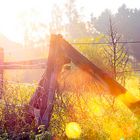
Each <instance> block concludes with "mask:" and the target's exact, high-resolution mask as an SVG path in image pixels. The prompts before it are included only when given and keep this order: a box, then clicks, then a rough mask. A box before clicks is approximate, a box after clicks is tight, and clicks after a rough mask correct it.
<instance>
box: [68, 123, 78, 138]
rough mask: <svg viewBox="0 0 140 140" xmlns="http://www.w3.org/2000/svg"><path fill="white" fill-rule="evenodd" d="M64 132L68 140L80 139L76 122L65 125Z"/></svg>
mask: <svg viewBox="0 0 140 140" xmlns="http://www.w3.org/2000/svg"><path fill="white" fill-rule="evenodd" d="M65 132H66V135H67V137H68V138H71V139H76V138H80V135H81V127H80V125H79V124H78V123H76V122H70V123H68V124H67V125H66V129H65Z"/></svg>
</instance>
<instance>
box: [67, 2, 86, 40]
mask: <svg viewBox="0 0 140 140" xmlns="http://www.w3.org/2000/svg"><path fill="white" fill-rule="evenodd" d="M65 15H66V18H67V24H66V25H65V27H66V32H67V33H68V35H67V36H68V38H71V39H73V38H74V39H75V38H80V37H85V36H86V35H87V29H86V24H85V22H83V21H82V19H81V15H80V14H79V12H78V10H77V9H76V4H75V0H68V1H67V3H66V4H65Z"/></svg>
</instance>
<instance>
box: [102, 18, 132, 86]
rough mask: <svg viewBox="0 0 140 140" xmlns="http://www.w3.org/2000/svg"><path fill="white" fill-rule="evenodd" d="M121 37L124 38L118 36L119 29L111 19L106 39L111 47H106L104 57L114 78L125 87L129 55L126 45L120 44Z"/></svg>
mask: <svg viewBox="0 0 140 140" xmlns="http://www.w3.org/2000/svg"><path fill="white" fill-rule="evenodd" d="M121 37H122V36H121V35H119V34H118V32H117V28H116V27H115V25H114V24H113V23H112V19H111V17H110V18H109V33H108V37H107V38H106V40H107V42H109V45H108V46H105V47H104V55H105V58H106V63H108V66H109V68H110V69H111V73H112V76H113V78H114V79H115V80H117V81H120V82H121V84H123V85H125V72H126V71H127V68H128V60H129V55H128V51H127V49H126V47H125V45H124V44H119V41H120V40H121Z"/></svg>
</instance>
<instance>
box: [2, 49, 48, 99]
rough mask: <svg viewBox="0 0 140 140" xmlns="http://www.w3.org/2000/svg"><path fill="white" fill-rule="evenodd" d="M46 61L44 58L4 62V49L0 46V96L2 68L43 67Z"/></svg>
mask: <svg viewBox="0 0 140 140" xmlns="http://www.w3.org/2000/svg"><path fill="white" fill-rule="evenodd" d="M46 62H47V59H46V58H40V59H32V60H22V61H12V62H5V61H4V49H3V48H0V98H1V96H2V93H3V81H4V76H3V75H4V70H20V69H45V68H46Z"/></svg>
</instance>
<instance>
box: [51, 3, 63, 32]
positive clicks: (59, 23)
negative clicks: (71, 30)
mask: <svg viewBox="0 0 140 140" xmlns="http://www.w3.org/2000/svg"><path fill="white" fill-rule="evenodd" d="M63 30H64V28H63V19H62V11H61V9H60V7H59V6H58V5H56V4H55V5H54V6H53V9H52V21H51V23H50V32H51V33H55V34H60V33H62V32H63Z"/></svg>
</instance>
